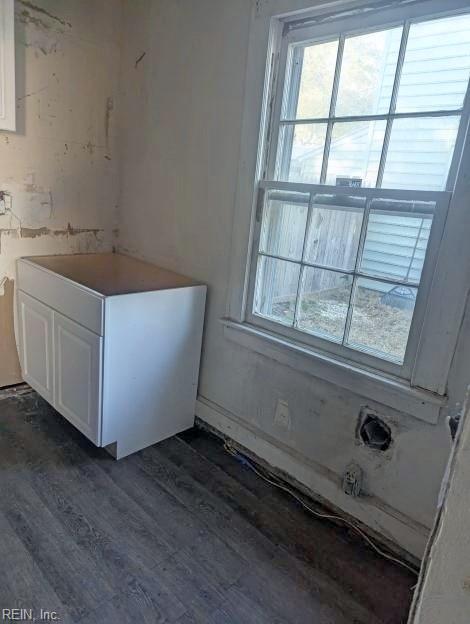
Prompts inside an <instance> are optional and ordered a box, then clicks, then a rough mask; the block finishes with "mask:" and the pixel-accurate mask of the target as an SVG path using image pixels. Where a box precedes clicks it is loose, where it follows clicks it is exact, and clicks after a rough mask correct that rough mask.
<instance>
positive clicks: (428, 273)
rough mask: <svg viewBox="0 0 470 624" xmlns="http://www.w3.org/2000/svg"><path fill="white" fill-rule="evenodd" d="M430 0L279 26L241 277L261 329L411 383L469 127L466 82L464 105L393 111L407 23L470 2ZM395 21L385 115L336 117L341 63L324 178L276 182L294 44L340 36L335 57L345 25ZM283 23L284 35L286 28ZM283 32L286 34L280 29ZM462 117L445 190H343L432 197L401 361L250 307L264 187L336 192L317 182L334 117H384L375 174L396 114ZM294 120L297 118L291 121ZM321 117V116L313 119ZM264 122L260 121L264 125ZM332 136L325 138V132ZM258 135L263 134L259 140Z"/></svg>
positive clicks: (248, 314) (373, 26)
mask: <svg viewBox="0 0 470 624" xmlns="http://www.w3.org/2000/svg"><path fill="white" fill-rule="evenodd" d="M430 4H434V5H435V3H430V2H426V1H423V2H420V3H419V4H416V5H413V6H409V7H406V8H405V7H402V8H401V9H400V10H399V13H400V16H399V17H398V16H397V9H396V8H394V9H383V10H381V11H378V12H377V13H373V14H372V15H368V16H364V15H353V16H347V17H345V18H341V17H339V18H338V19H332V20H331V21H329V22H327V23H325V24H321V25H318V24H316V25H314V26H310V27H305V26H302V27H299V28H298V29H294V30H292V31H289V24H290V23H291V22H290V21H289V20H287V21H284V20H283V21H282V30H281V32H280V33H279V32H278V36H277V66H276V70H275V72H274V73H273V76H272V80H271V84H270V88H269V90H268V93H267V101H268V102H269V106H268V108H267V111H266V114H267V116H268V119H267V120H265V126H266V127H267V132H266V135H265V137H264V141H263V143H264V146H263V147H264V148H263V149H262V150H260V154H259V156H260V158H261V166H260V167H259V171H260V177H259V180H258V184H257V194H258V197H257V205H256V211H255V216H254V219H253V223H252V239H251V247H250V253H249V262H248V266H249V271H248V274H247V281H246V294H245V308H244V317H243V320H244V321H245V322H247V323H249V324H250V325H253V326H255V327H260V328H262V329H266V330H267V331H269V332H271V333H273V334H277V335H280V336H284V337H286V338H288V339H289V340H292V341H295V342H299V343H302V344H306V345H308V346H311V347H312V348H314V349H315V350H318V351H319V352H320V353H326V354H329V355H333V356H334V357H337V358H338V359H339V360H340V361H345V362H350V363H353V364H359V365H361V366H365V367H367V368H369V369H371V370H375V371H378V372H383V373H386V374H391V375H394V376H396V377H399V378H403V379H405V380H408V381H410V382H411V381H412V378H413V376H414V371H415V367H416V361H417V357H418V349H419V345H420V342H421V340H422V339H423V331H424V320H425V317H426V308H427V306H428V304H429V295H430V291H431V287H432V282H433V275H434V272H435V268H436V262H437V258H438V255H439V243H440V241H441V239H442V236H443V232H444V225H445V221H446V216H447V210H448V207H449V203H450V200H451V198H452V190H453V189H454V186H455V181H456V177H457V172H458V164H459V161H460V158H461V155H462V149H463V145H464V139H465V135H466V132H467V127H468V120H469V116H470V110H469V109H470V95H469V93H470V87H469V85H467V92H466V95H465V98H464V101H463V104H462V108H461V109H453V110H439V111H429V112H424V113H423V112H417V113H396V112H395V105H396V100H397V95H398V88H399V84H400V80H399V78H400V75H401V68H402V66H403V61H404V58H405V52H406V43H407V39H408V33H409V28H410V25H411V24H412V23H415V22H421V23H422V22H425V21H430V20H433V19H436V18H441V17H451V16H454V15H458V14H463V13H469V12H470V7H469V6H468V5H467V6H465V7H458V8H451V9H450V10H449V9H446V10H439V11H430V10H429V9H428V6H429V5H430ZM396 26H403V34H402V39H401V42H400V50H399V55H398V60H397V67H396V73H395V79H394V85H393V91H392V96H391V103H390V109H389V111H388V112H387V113H384V114H380V115H358V116H348V117H346V116H342V117H334V115H332V111H333V112H334V107H333V101H334V100H335V98H336V95H337V91H338V84H339V76H340V73H339V72H338V67H336V70H335V81H334V84H333V89H332V91H333V97H332V105H331V106H330V111H329V116H328V117H327V118H325V119H324V120H323V121H325V122H327V123H328V133H327V139H326V142H325V148H324V154H323V162H322V177H321V180H320V184H304V183H294V182H286V183H284V182H273V180H274V179H275V168H276V159H277V151H278V150H277V145H278V141H279V131H280V128H281V126H282V125H283V122H282V119H281V112H282V110H283V106H284V105H285V102H286V92H287V90H288V85H289V81H290V74H288V73H287V72H286V70H288V69H290V67H291V66H292V65H291V61H292V55H293V50H294V47H293V46H298V45H305V44H307V43H319V42H327V41H331V40H337V39H338V38H339V40H340V44H339V48H340V52H339V54H338V58H339V59H341V56H342V46H344V39H345V35H344V31H346V33H347V36H349V35H359V34H365V33H369V32H374V31H379V30H385V29H389V28H393V27H396ZM286 29H287V30H288V33H287V34H286ZM282 31H284V32H282ZM451 115H459V116H460V124H459V129H458V133H457V137H456V143H455V147H454V152H453V156H452V161H451V165H450V168H449V173H448V178H447V184H446V189H445V190H443V191H415V190H413V189H409V190H408V189H406V190H403V191H401V190H400V191H398V190H396V189H393V190H391V189H385V188H381V187H373V188H367V187H361V188H358V189H346V190H345V193H346V192H347V194H349V195H351V194H356V195H361V196H368V197H374V196H375V197H386V198H392V197H397V198H401V199H407V200H410V199H416V200H418V199H420V198H424V197H426V198H427V199H431V200H432V201H435V202H436V212H435V214H434V219H433V225H432V228H431V236H430V240H429V243H428V249H427V253H426V258H425V264H424V268H423V274H422V279H421V282H420V285H419V288H418V293H417V300H416V306H415V311H414V314H413V320H412V324H411V327H410V333H409V338H408V344H407V348H406V354H405V358H404V362H403V364H396V363H394V362H391V361H389V360H386V359H382V358H380V357H377V356H374V355H371V354H370V353H366V352H364V351H360V350H356V349H353V348H351V347H348V346H346V345H343V344H338V343H335V342H333V341H330V340H328V339H325V338H321V337H319V336H313V335H312V334H309V333H306V332H303V331H300V330H298V329H295V328H291V327H285V326H283V325H282V324H281V323H277V322H275V321H270V320H268V319H267V318H265V317H261V316H259V315H257V314H255V313H253V300H254V295H255V282H256V269H257V258H258V250H259V242H260V231H261V218H260V216H261V212H262V210H263V205H264V197H265V191H266V190H268V189H270V188H282V189H283V190H298V191H305V192H311V191H314V190H315V189H316V190H317V191H320V192H323V193H329V192H330V193H336V194H338V192H340V191H339V189H341V187H336V186H330V185H326V184H324V183H322V180H323V181H325V180H326V171H327V163H328V158H327V157H328V152H329V139H331V129H332V127H333V123H334V121H338V120H340V121H368V120H375V119H384V120H386V123H387V130H386V134H385V139H384V144H383V149H382V154H381V161H380V167H379V173H378V179H379V180H381V177H382V175H383V171H384V165H385V158H386V153H387V148H388V144H389V139H390V131H391V126H392V122H393V119H395V118H413V117H427V118H429V117H440V116H451ZM309 121H310V120H306V119H304V118H302V120H301V123H308V122H309ZM293 122H294V120H288V123H293ZM296 122H297V123H298V120H297V121H296ZM315 122H316V123H318V122H319V119H315ZM261 127H262V128H263V125H261ZM328 134H329V136H328ZM262 140H263V137H261V138H260V141H262ZM370 191H378V193H371V192H370Z"/></svg>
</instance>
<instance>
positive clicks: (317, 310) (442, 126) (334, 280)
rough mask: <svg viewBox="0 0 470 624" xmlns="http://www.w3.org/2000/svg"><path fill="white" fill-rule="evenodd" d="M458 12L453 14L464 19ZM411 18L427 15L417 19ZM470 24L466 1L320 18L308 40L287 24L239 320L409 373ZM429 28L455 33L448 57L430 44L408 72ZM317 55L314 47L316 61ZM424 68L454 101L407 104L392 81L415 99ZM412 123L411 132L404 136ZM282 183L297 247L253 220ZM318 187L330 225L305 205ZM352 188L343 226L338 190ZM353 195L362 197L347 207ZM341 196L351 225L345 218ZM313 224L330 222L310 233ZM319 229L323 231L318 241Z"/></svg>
mask: <svg viewBox="0 0 470 624" xmlns="http://www.w3.org/2000/svg"><path fill="white" fill-rule="evenodd" d="M423 19H425V20H426V21H423ZM456 20H457V21H458V20H464V22H463V26H462V22H461V23H460V25H458V24H457V21H456ZM346 23H347V22H346ZM431 23H432V24H431ZM422 24H426V25H429V24H431V25H432V28H430V29H429V28H428V29H425V28H423V29H421V33H420V32H419V30H420V29H419V28H418V26H420V25H422ZM469 24H470V17H469V15H467V14H460V15H458V16H452V17H451V18H447V17H446V18H433V19H428V18H421V21H419V22H418V21H417V20H416V19H415V18H414V21H413V22H409V21H403V22H402V23H397V20H396V19H395V22H394V23H393V25H392V26H386V27H383V28H380V26H377V21H375V25H374V30H373V31H372V30H371V31H370V32H368V31H366V30H363V31H362V32H361V33H358V32H357V31H356V32H350V33H348V32H347V30H344V31H342V32H340V31H339V32H338V33H337V35H336V36H335V35H334V34H333V35H332V34H331V32H332V28H331V27H329V28H328V29H327V31H328V30H329V32H330V34H329V35H328V39H326V38H324V39H323V40H317V41H315V40H314V39H312V36H311V33H312V31H311V30H310V31H309V35H308V37H309V38H308V41H302V38H301V35H300V31H299V30H297V31H296V35H295V37H293V38H290V37H288V38H287V41H286V43H284V52H283V53H281V58H282V54H284V58H285V59H286V60H285V61H282V60H281V66H284V63H285V70H286V72H285V80H284V83H283V84H282V83H281V84H280V85H279V87H278V96H277V99H278V101H279V104H278V105H277V106H275V107H274V111H278V112H277V117H278V121H277V122H276V120H275V119H274V120H273V121H274V124H273V123H271V132H272V137H271V139H270V140H269V141H268V145H270V148H269V151H270V154H268V157H267V160H266V163H267V170H266V172H265V173H264V175H263V179H264V180H266V181H265V182H262V186H263V188H264V190H265V191H266V196H265V198H264V202H262V203H263V205H264V208H263V210H262V211H260V209H259V208H258V211H257V215H258V217H257V225H256V226H255V236H254V248H253V257H252V267H253V268H252V271H251V278H250V284H251V288H250V291H249V299H248V305H249V309H250V310H251V312H249V313H248V320H250V321H251V322H254V323H256V324H258V325H261V326H264V327H265V328H267V329H269V330H271V331H274V332H277V333H280V334H283V335H286V336H287V337H291V338H294V339H298V340H300V341H302V342H306V343H307V344H312V345H313V346H316V347H319V348H320V349H322V350H326V351H330V352H332V353H333V354H336V355H338V356H340V357H345V358H346V359H352V360H355V361H358V362H360V363H363V364H366V365H369V366H372V367H376V368H379V369H381V370H383V371H387V372H391V373H395V374H398V375H400V376H404V377H406V378H410V376H411V372H412V370H413V362H414V358H415V355H416V350H417V347H418V343H419V340H420V328H421V324H422V322H423V319H424V313H425V310H426V299H427V295H428V292H429V289H430V285H431V280H432V274H433V270H434V265H435V262H436V259H437V250H438V244H439V241H440V239H441V237H442V232H443V227H444V222H445V215H446V212H447V208H448V205H449V202H450V197H451V194H450V193H447V192H444V189H446V187H448V186H451V183H452V180H453V176H455V173H456V157H454V148H455V146H456V144H457V145H458V146H459V150H460V149H461V145H462V136H463V134H464V132H463V128H460V126H462V127H463V126H464V125H465V124H463V123H462V124H461V120H462V117H463V118H464V121H465V123H466V122H467V119H468V111H467V110H466V109H467V108H468V98H464V97H461V94H462V92H464V93H465V92H466V91H465V89H468V76H469V69H468V67H469V63H470V49H469V48H470V46H467V43H470V36H469V34H468V33H469V29H468V28H467V25H469ZM415 27H416V28H415ZM285 32H289V30H288V29H287V30H286V31H285ZM430 32H434V33H436V32H437V33H439V34H438V35H435V36H438V38H439V41H440V42H441V43H442V41H443V39H444V38H445V37H444V35H445V34H446V33H447V35H449V36H450V37H453V38H455V40H456V41H457V42H458V43H459V45H460V44H462V43H465V45H464V46H463V47H462V46H460V47H459V48H458V50H457V51H456V48H455V46H454V48H453V49H452V50H450V49H448V50H447V52H449V51H450V54H447V57H448V58H450V59H451V60H450V62H451V63H455V64H456V70H455V71H452V72H446V71H445V69H443V67H442V65H443V63H442V62H441V61H442V59H441V60H439V59H437V60H436V58H437V57H438V56H439V54H437V55H436V54H435V53H434V52H433V54H434V57H433V59H432V63H434V64H436V63H437V65H436V67H437V73H436V72H434V73H433V67H432V66H431V65H432V63H431V65H430V64H429V63H428V64H427V66H426V72H424V73H425V74H426V76H428V77H425V76H424V77H421V80H418V79H417V78H416V75H415V76H414V78H412V74H413V72H412V70H413V67H414V68H416V55H417V54H418V55H421V61H420V62H423V59H422V55H423V49H426V48H429V46H428V45H424V43H426V42H425V41H424V39H423V37H424V36H426V37H429V36H430V35H429V33H430ZM423 33H424V35H423ZM418 35H420V37H421V42H420V44H419V45H418V43H419V40H420V37H418ZM289 40H290V41H294V43H291V44H289V43H288V41H289ZM417 42H418V43H417ZM428 43H429V41H428ZM408 44H409V46H410V47H409V48H408V47H407V46H408ZM364 45H366V47H367V46H368V49H370V50H373V51H374V59H376V58H378V59H380V62H381V66H380V67H377V66H376V65H372V67H369V71H368V72H365V71H364V68H363V67H361V65H360V64H359V65H358V63H357V50H361V46H364ZM450 45H451V44H450V43H449V46H450ZM420 46H421V47H420ZM362 49H364V48H362ZM286 50H287V51H286ZM416 50H418V51H416ZM411 52H413V54H414V57H413V55H410V54H411ZM355 56H356V59H355V58H354V57H355ZM333 57H335V59H334V63H333ZM441 57H442V58H444V57H445V55H443V54H441ZM391 58H392V59H395V60H393V63H392V62H390V59H391ZM305 59H307V61H305ZM315 59H323V66H322V68H321V70H322V71H320V68H319V67H318V66H316V65H315V62H314V60H315ZM384 59H387V62H386V63H385V62H384ZM374 62H375V60H374ZM304 63H306V65H305V66H306V67H307V69H308V71H307V70H305V71H306V73H304ZM355 63H356V65H355ZM413 63H414V65H413ZM333 64H334V71H333ZM444 64H445V63H444ZM348 67H350V68H353V69H352V70H351V71H354V72H355V75H356V76H357V77H358V82H359V83H360V84H361V85H362V86H363V87H364V89H363V93H361V97H356V98H354V93H353V91H351V87H350V86H349V94H348V85H347V83H346V82H345V80H346V78H345V76H346V74H345V71H346V69H345V68H348ZM436 75H437V76H438V78H439V79H438V80H437V82H438V83H439V85H438V87H437V88H436V89H435V92H436V94H437V92H439V94H440V95H442V94H444V95H445V94H447V96H448V97H447V99H445V100H443V99H442V98H441V99H440V100H439V101H446V102H447V103H448V104H447V105H449V106H452V108H449V109H438V108H435V107H434V105H430V107H429V110H428V109H426V108H422V109H419V110H418V108H417V105H416V104H415V110H410V111H408V110H407V108H406V107H405V106H404V105H403V104H402V102H403V101H405V100H404V99H403V97H405V96H403V97H402V94H405V95H407V96H409V95H410V93H409V88H408V87H409V84H410V80H413V79H414V81H415V83H416V85H417V90H416V98H415V99H413V98H411V100H412V101H413V102H416V101H418V100H419V101H422V100H423V98H422V97H421V96H420V95H419V90H420V89H423V88H424V87H425V88H426V89H428V90H429V84H428V83H433V84H434V86H436ZM310 76H314V77H315V79H314V82H315V84H316V86H317V87H318V88H317V91H314V90H313V91H312V89H309V81H310V82H312V79H311V78H310ZM407 81H408V85H407ZM462 82H463V83H464V87H462ZM423 85H424V86H423ZM405 86H406V87H407V89H408V93H406V89H405V91H404V90H403V89H404V88H405ZM281 92H282V93H281ZM279 93H281V94H282V97H280V96H279ZM399 94H400V99H399ZM431 99H432V98H428V100H430V101H431ZM411 100H410V98H408V102H410V101H411ZM432 101H435V100H432ZM398 102H400V107H401V109H400V110H397V103H398ZM449 102H450V103H449ZM407 106H408V108H410V106H411V105H410V104H408V105H407ZM325 111H327V114H325ZM275 115H276V113H275ZM413 134H414V136H415V137H416V140H414V141H413V140H410V137H411V136H412V135H413ZM273 139H274V141H273ZM390 148H391V149H390ZM450 169H451V172H452V173H451V183H449V181H448V173H449V170H450ZM268 180H272V182H269V181H268ZM340 186H342V187H343V188H342V189H340V188H339V187H340ZM345 186H346V187H350V188H349V190H347V189H346V188H344V187H345ZM321 189H322V190H321ZM379 189H391V190H389V191H386V190H383V191H380V190H379ZM394 189H396V190H394ZM280 191H282V192H283V193H284V194H286V193H289V192H291V193H293V194H295V192H298V193H300V194H301V193H303V194H304V197H303V198H301V199H300V198H298V200H299V201H301V202H302V203H303V204H304V207H303V210H302V211H301V214H302V219H301V220H299V219H297V221H296V228H297V233H296V240H297V243H296V256H295V258H294V257H292V256H291V257H286V256H284V253H285V252H283V254H280V255H279V256H277V252H274V253H273V254H272V250H269V249H267V248H258V239H259V234H256V231H258V230H257V229H258V227H259V228H260V229H261V226H262V227H266V222H265V218H264V215H265V214H266V213H265V211H266V207H267V206H268V205H270V202H271V201H275V200H274V197H275V195H273V192H280ZM423 191H426V192H423ZM348 193H349V195H348ZM371 193H372V194H371ZM305 195H308V197H307V198H306V197H305ZM320 196H321V197H322V200H321V201H324V198H325V197H327V196H329V197H330V200H329V201H330V205H329V206H328V208H330V209H332V205H331V202H333V204H336V205H335V206H334V207H335V209H336V211H337V214H340V210H343V217H342V220H343V221H342V223H343V226H344V231H343V232H342V233H341V231H340V232H338V230H340V227H339V226H338V225H337V226H336V227H333V226H332V225H331V223H330V222H327V221H321V225H320V226H318V219H317V221H316V220H315V215H316V214H321V212H320V211H321V210H323V211H325V209H326V206H325V205H322V206H319V205H317V204H318V201H319V197H320ZM345 197H349V199H345ZM353 198H354V201H352V199H353ZM350 200H351V201H352V204H351V205H349V206H348V207H347V212H348V214H349V217H348V219H349V225H348V226H346V225H345V224H346V217H345V216H344V212H345V210H344V208H345V206H344V205H343V204H344V202H345V201H346V202H348V201H350ZM357 202H359V203H361V202H362V204H363V205H362V206H361V207H358V205H357ZM306 204H308V214H307V216H306V217H305V207H306ZM353 208H355V209H356V218H355V220H354V223H355V225H354V226H353V225H351V223H352V222H351V218H350V215H351V214H353V210H352V209H353ZM330 213H331V210H330ZM330 213H328V212H326V213H325V214H330ZM396 213H398V215H399V220H397V218H398V217H397V215H396ZM297 214H300V213H299V212H298V213H297ZM261 215H262V218H261ZM289 221H290V219H289V218H285V219H284V229H283V228H281V229H280V230H278V231H277V236H278V237H279V241H278V243H277V244H278V246H279V247H282V246H283V245H285V244H286V241H285V240H283V236H286V237H287V238H289V237H291V236H292V233H291V232H290V230H289V228H287V226H286V224H288V223H289ZM315 222H317V227H316V228H315V227H314V224H315ZM300 223H302V224H304V225H305V235H304V242H303V249H302V257H301V258H300V259H299V258H298V255H299V250H300V242H299V240H300V239H301V237H302V236H301V231H302V228H303V225H301V224H300ZM358 223H359V226H358ZM278 227H279V223H278ZM332 227H333V229H332ZM349 229H351V232H350V231H349ZM322 230H324V231H328V234H326V235H325V234H321V232H322ZM358 230H359V233H358ZM322 236H323V237H324V238H325V240H326V241H327V243H326V244H324V245H323V248H322V249H320V247H319V239H321V238H322ZM348 236H351V238H352V239H353V240H354V241H355V242H354V244H351V241H350V244H349V248H348V251H347V253H346V251H345V248H344V238H345V237H346V238H347V237H348ZM311 241H314V244H313V245H312V242H311ZM356 244H357V249H356V248H355V245H356ZM428 247H429V253H426V252H427V250H428ZM319 249H320V251H318V250H319ZM341 250H342V251H341ZM353 250H355V252H354V253H355V255H354V253H353ZM335 254H336V258H334V256H335ZM352 258H354V266H352V263H353V260H352ZM288 265H289V266H288ZM325 285H326V286H328V287H329V288H326V287H325Z"/></svg>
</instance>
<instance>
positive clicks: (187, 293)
mask: <svg viewBox="0 0 470 624" xmlns="http://www.w3.org/2000/svg"><path fill="white" fill-rule="evenodd" d="M17 288H18V292H17V302H18V328H17V329H18V332H17V333H18V338H19V354H20V361H21V365H22V370H23V376H24V379H25V381H27V382H28V383H29V384H30V385H31V386H32V387H33V388H34V389H35V390H37V392H38V393H39V394H41V395H42V396H43V397H44V399H46V401H48V402H49V403H50V404H51V405H53V406H54V407H55V409H56V410H57V411H58V412H60V414H62V415H63V416H64V417H65V418H66V419H67V420H68V421H69V422H70V423H72V424H73V425H74V426H75V427H76V428H77V429H79V430H80V431H81V432H82V433H83V434H84V435H85V436H86V437H87V438H89V439H90V440H91V441H92V442H93V443H94V444H96V445H97V446H103V447H106V448H107V450H108V451H110V452H111V453H112V454H113V455H114V456H115V457H116V458H118V459H119V458H121V457H125V456H126V455H129V454H130V453H133V452H135V451H138V450H140V449H142V448H145V447H146V446H149V445H151V444H154V443H156V442H159V441H160V440H163V439H165V438H167V437H169V436H172V435H174V434H176V433H178V432H180V431H183V430H184V429H187V428H189V427H191V426H192V425H193V423H194V411H195V401H196V392H197V383H198V373H199V360H200V353H201V342H202V329H203V322H204V309H205V298H206V287H205V286H204V285H201V284H198V283H196V282H194V281H193V280H190V279H189V278H186V277H184V276H181V275H178V274H175V273H172V272H169V271H166V270H164V269H160V268H158V267H155V266H153V265H150V264H147V263H144V262H141V261H139V260H135V259H133V258H129V257H127V256H122V255H119V254H84V255H71V256H41V257H36V258H23V259H21V260H19V261H18V278H17Z"/></svg>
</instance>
